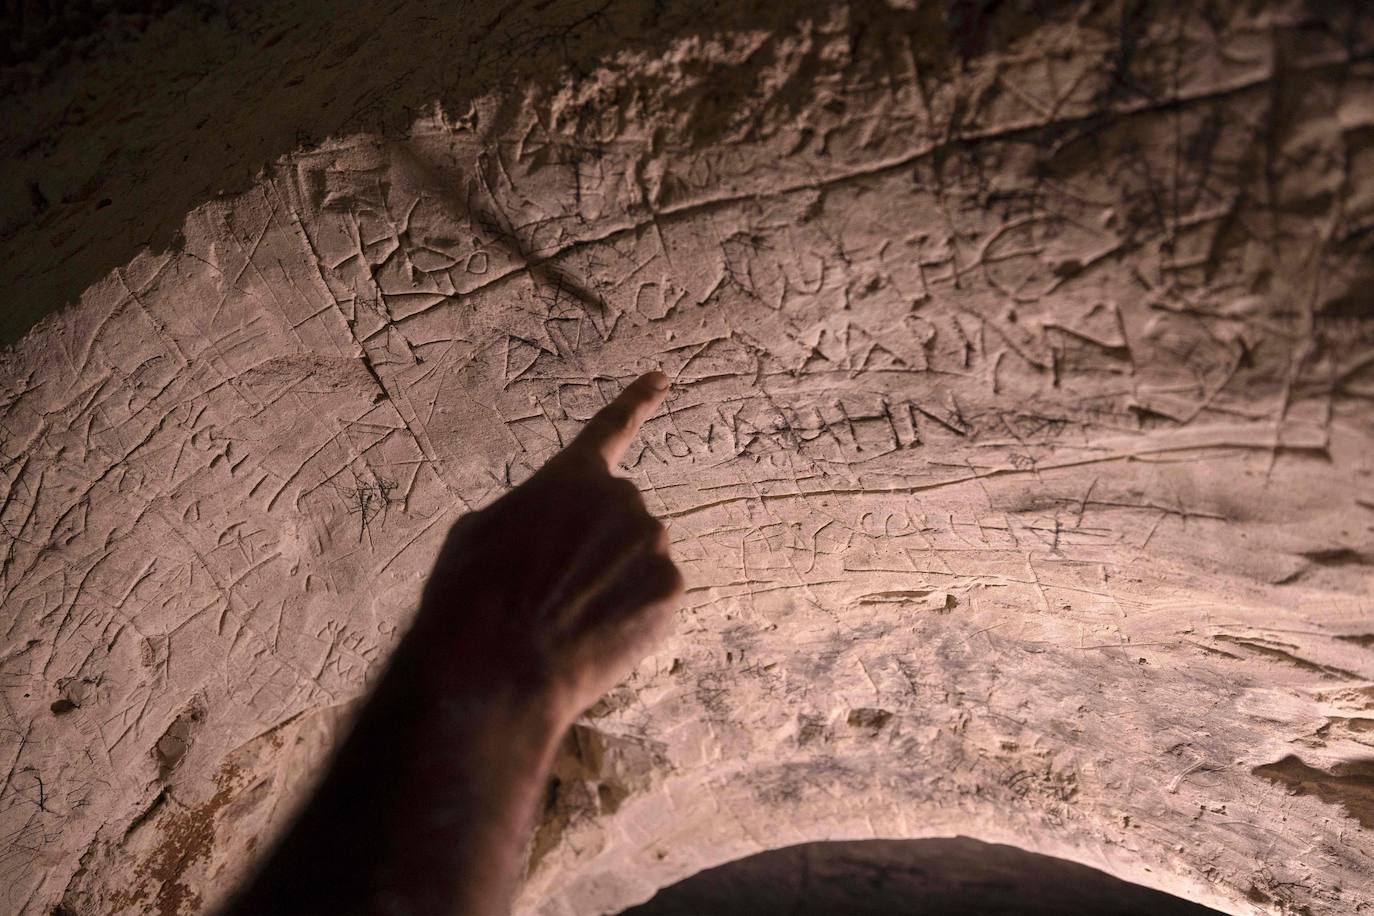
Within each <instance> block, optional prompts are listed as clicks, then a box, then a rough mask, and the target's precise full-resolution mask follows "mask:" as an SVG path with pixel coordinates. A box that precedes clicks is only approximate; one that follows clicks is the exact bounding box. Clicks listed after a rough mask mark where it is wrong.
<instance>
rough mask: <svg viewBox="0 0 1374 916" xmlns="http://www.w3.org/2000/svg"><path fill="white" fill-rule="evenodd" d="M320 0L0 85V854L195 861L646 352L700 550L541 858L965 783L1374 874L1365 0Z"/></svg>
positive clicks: (1116, 831)
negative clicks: (51, 77) (669, 624)
mask: <svg viewBox="0 0 1374 916" xmlns="http://www.w3.org/2000/svg"><path fill="white" fill-rule="evenodd" d="M282 6H285V5H274V8H273V9H258V8H256V7H253V6H251V5H250V6H247V7H244V8H242V9H239V8H237V7H236V8H235V11H234V14H233V15H234V17H235V18H233V19H232V20H223V19H221V18H215V17H213V16H212V17H211V18H209V19H208V20H206V21H204V22H202V21H200V20H198V19H195V18H194V17H191V16H190V14H189V13H187V12H185V11H184V10H183V11H175V10H174V11H173V12H171V13H168V14H167V15H166V16H165V17H162V18H158V19H155V20H154V21H153V22H152V23H151V24H150V25H149V26H148V28H147V30H146V31H145V32H144V33H142V35H141V36H140V37H137V38H133V39H129V40H128V41H127V42H125V43H123V44H120V45H118V46H117V48H116V49H115V50H116V51H117V52H118V53H115V52H113V51H112V52H111V53H110V54H109V55H108V56H104V57H99V56H98V57H93V58H92V59H91V60H90V61H85V62H82V61H76V62H73V63H72V64H71V65H70V66H69V67H68V68H67V70H66V71H64V72H65V74H66V75H65V76H63V78H62V79H60V80H58V81H57V82H55V83H52V84H46V85H44V86H41V87H38V88H33V87H30V88H29V89H27V90H25V91H24V92H22V93H16V94H15V95H14V96H13V97H12V98H11V99H10V100H9V101H7V102H5V103H4V104H5V106H6V107H5V112H6V113H7V116H6V117H4V118H3V119H0V120H3V121H4V123H7V124H11V125H18V126H14V127H10V128H8V130H9V131H11V134H9V135H7V136H6V138H5V140H4V149H5V152H6V156H7V158H8V159H12V160H13V161H14V163H15V167H14V169H13V170H12V171H11V174H10V176H8V177H6V178H5V182H6V184H5V186H4V188H5V192H4V200H5V210H4V214H3V219H4V237H3V240H2V241H0V247H2V248H3V251H2V252H0V253H3V255H4V263H5V266H4V268H3V270H4V276H5V282H4V283H3V284H2V285H0V286H2V287H3V289H4V290H5V292H4V293H3V295H4V296H5V302H4V304H3V307H4V309H6V311H7V313H8V315H9V316H10V317H9V318H7V321H9V322H10V324H8V325H7V327H8V328H9V329H10V330H11V331H13V332H14V333H17V332H18V330H19V329H21V328H22V327H23V326H26V325H27V324H28V323H31V322H32V320H33V319H34V318H36V317H37V316H38V315H39V314H40V313H52V314H49V315H48V317H46V318H45V319H43V320H42V321H41V322H40V323H39V324H37V326H35V327H33V328H32V330H30V331H28V333H27V334H26V335H25V336H24V337H23V339H22V340H20V341H19V342H18V343H17V344H16V345H15V346H14V348H13V349H12V350H10V351H9V352H7V353H5V354H4V357H3V361H2V364H0V596H3V620H4V628H3V642H0V693H2V694H3V699H4V705H3V726H2V727H0V735H3V737H0V771H2V772H4V774H5V776H4V781H3V785H2V786H0V836H2V837H4V842H3V843H0V865H2V870H0V873H3V875H4V876H5V881H4V882H3V886H0V899H3V906H0V908H3V910H4V911H6V912H19V913H26V914H39V913H43V914H47V913H55V912H64V913H71V914H96V913H140V912H154V913H161V914H171V913H190V912H195V911H198V910H200V909H202V908H204V907H206V906H208V905H209V904H210V903H212V902H213V901H214V900H215V899H217V898H218V897H219V895H221V894H222V893H224V892H225V890H226V889H227V888H228V887H230V886H231V885H232V883H233V882H234V881H235V880H236V879H237V878H238V877H239V876H240V875H242V874H243V872H244V869H245V868H246V867H247V865H248V863H249V862H250V861H251V857H252V855H253V853H254V850H255V849H260V848H262V847H263V846H264V845H265V844H266V843H267V842H268V841H269V838H270V834H271V832H272V831H273V830H275V829H277V828H279V827H280V825H281V824H282V823H283V821H284V820H285V818H286V817H287V815H288V813H289V808H290V804H291V803H292V801H293V800H294V799H295V798H297V797H298V796H299V793H300V792H301V791H302V789H303V788H305V786H306V785H307V783H308V779H309V774H310V772H312V768H313V767H314V766H315V765H316V764H317V763H318V761H319V760H320V757H321V754H322V753H323V752H324V750H325V749H326V748H327V747H328V745H329V742H330V741H331V740H333V739H334V738H335V737H336V736H337V733H338V730H339V726H340V723H341V722H342V721H344V713H345V711H346V709H347V706H348V704H349V703H350V701H352V700H353V699H354V698H356V697H358V696H359V695H360V694H361V692H362V691H363V690H364V689H365V687H366V684H367V680H368V676H369V673H370V672H375V670H376V668H377V665H378V664H379V662H380V661H381V660H382V659H383V658H384V657H385V656H386V653H387V651H388V648H389V646H390V645H391V644H392V642H393V641H394V639H395V635H396V633H397V631H398V629H399V628H401V627H403V626H404V624H405V622H406V620H407V617H408V614H409V613H410V612H411V610H412V607H413V604H414V601H415V599H416V597H417V594H418V590H419V587H420V584H421V582H422V580H423V576H424V575H425V573H426V571H427V568H428V564H429V562H430V560H431V558H432V556H433V554H434V552H435V550H436V549H437V546H438V543H439V541H440V539H441V537H442V535H443V533H444V532H445V530H446V528H447V526H448V525H449V524H450V523H451V522H452V521H453V520H454V519H456V518H457V517H458V516H459V515H460V514H461V513H462V512H463V511H465V510H466V509H469V508H471V507H475V506H480V505H483V504H485V503H486V502H488V501H490V500H491V499H493V498H495V497H496V496H497V495H499V494H500V493H501V492H503V491H504V490H505V489H506V488H508V487H509V486H511V485H512V484H514V483H518V482H519V481H520V480H521V479H523V478H524V477H525V476H527V475H528V474H530V473H531V472H532V471H533V469H535V468H537V467H538V466H539V465H540V463H541V462H542V461H543V460H544V459H546V458H547V457H548V456H549V455H551V454H552V453H553V452H554V451H555V450H556V449H557V448H559V446H560V444H561V443H562V442H564V441H566V439H567V437H568V436H569V435H570V434H571V433H573V432H574V431H575V430H576V429H577V428H578V427H579V424H580V423H581V422H582V421H584V420H585V419H586V418H587V417H588V416H589V415H590V414H591V413H592V412H593V411H595V410H596V409H597V408H598V407H600V406H601V405H602V404H604V403H605V402H606V400H607V399H608V398H609V397H611V396H613V395H614V394H615V393H616V392H617V391H618V390H619V387H620V386H621V385H622V384H623V383H624V382H625V381H626V380H628V379H629V378H631V377H633V376H634V375H636V374H637V373H639V372H641V371H644V370H647V369H649V368H652V367H662V368H663V369H664V370H665V371H666V372H667V373H668V374H669V375H670V376H671V377H672V378H673V380H674V382H675V387H674V391H673V394H672V396H671V397H670V399H669V401H668V403H667V407H666V410H665V411H663V412H662V413H661V414H660V415H659V416H657V417H656V418H654V419H653V420H651V421H650V422H649V423H648V425H647V426H646V427H645V431H644V435H643V437H642V439H641V441H640V443H639V445H638V446H637V447H636V448H635V449H634V450H633V451H632V453H631V455H630V457H629V459H628V460H627V463H626V473H627V474H629V475H630V476H631V477H633V479H634V480H635V481H636V482H637V483H639V484H640V485H641V486H642V488H643V490H644V492H645V495H646V499H647V501H648V504H649V506H650V508H651V509H652V510H653V511H655V512H656V513H658V514H659V515H660V516H661V517H663V518H664V519H665V521H666V522H667V523H668V525H669V530H670V533H671V536H672V540H673V545H674V546H673V549H674V552H675V555H676V556H677V558H678V559H679V563H680V565H681V566H682V568H683V570H684V573H685V575H686V577H687V580H688V586H689V588H688V592H687V598H686V603H685V606H684V607H683V608H682V610H681V612H680V613H679V618H678V626H677V631H676V634H675V635H674V636H673V637H672V638H671V639H670V640H669V641H668V642H667V643H666V644H665V645H664V646H663V647H662V650H661V651H660V652H658V653H656V654H655V655H653V656H651V657H649V658H647V659H645V661H644V662H643V663H642V664H641V665H640V666H639V668H638V670H637V671H636V672H635V674H634V675H633V677H632V678H630V680H628V681H627V682H626V683H625V684H624V685H622V686H621V687H620V688H618V689H617V690H615V691H614V692H612V693H611V694H610V695H609V696H607V697H606V698H605V699H604V700H603V701H602V702H600V703H599V704H598V705H597V706H596V707H594V708H593V709H592V710H590V711H589V712H588V714H587V715H586V717H585V718H584V719H583V721H582V722H581V723H580V724H579V725H578V726H577V728H576V729H574V731H573V733H572V734H571V735H570V737H569V739H568V742H567V745H566V747H565V749H564V752H563V754H562V755H561V756H560V759H559V762H558V765H557V768H556V771H555V781H554V782H553V783H552V784H551V787H550V792H549V798H548V805H547V810H546V811H545V812H544V813H543V818H542V824H541V826H540V828H539V830H538V832H537V834H536V835H535V837H534V839H533V842H532V845H531V855H530V866H529V874H528V877H527V880H526V882H525V885H524V889H523V891H522V896H521V898H520V901H519V908H520V910H521V911H522V912H525V913H540V914H546V916H571V914H579V916H581V914H592V913H602V912H613V911H616V910H618V909H620V908H623V907H625V906H628V905H630V904H633V903H636V902H638V901H642V900H645V899H647V898H648V897H649V896H650V895H651V894H652V893H653V892H654V890H655V889H656V888H658V887H660V886H663V885H665V884H668V883H671V882H673V881H676V880H678V879H680V878H682V877H684V876H686V875H688V874H691V873H693V872H696V871H698V870H700V869H703V868H706V867H709V866H712V865H716V864H718V863H721V862H723V861H727V860H730V859H734V858H739V857H742V856H745V855H748V854H751V853H754V852H757V851H759V850H762V849H767V848H774V847H779V846H784V845H789V844H795V843H801V842H808V841H814V840H820V839H869V838H920V837H930V836H950V835H955V834H962V835H967V836H973V837H977V838H979V839H983V840H987V841H992V842H1005V843H1011V844H1014V845H1017V846H1020V847H1023V848H1025V849H1028V850H1032V851H1036V852H1041V853H1049V854H1054V855H1059V856H1064V857H1067V858H1070V859H1074V860H1076V861H1079V862H1082V863H1085V864H1090V865H1094V866H1096V867H1098V868H1102V869H1104V870H1106V871H1108V872H1110V873H1112V874H1114V875H1117V876H1119V877H1123V878H1126V879H1128V880H1132V881H1136V882H1139V883H1142V884H1146V885H1150V886H1152V887H1156V888H1160V889H1163V890H1168V891H1170V892H1173V893H1176V894H1178V895H1180V896H1183V897H1187V898H1189V899H1191V900H1195V901H1198V902H1202V903H1206V904H1208V905H1211V906H1215V907H1217V908H1219V909H1222V910H1224V911H1227V912H1231V913H1310V914H1348V913H1360V912H1368V911H1370V910H1371V909H1374V882H1372V881H1371V869H1372V868H1374V860H1372V859H1371V856H1374V843H1372V842H1371V840H1370V834H1369V829H1370V826H1371V822H1372V821H1374V808H1372V807H1371V795H1370V784H1371V783H1370V780H1371V772H1372V771H1371V762H1370V761H1371V759H1374V605H1372V603H1371V601H1372V599H1371V593H1372V592H1374V589H1372V588H1371V585H1372V584H1374V311H1371V305H1370V303H1371V298H1370V296H1371V292H1370V291H1371V288H1374V267H1371V265H1374V250H1371V249H1374V231H1372V230H1374V57H1372V56H1371V55H1372V54H1374V22H1372V21H1371V18H1370V15H1369V11H1368V10H1362V9H1361V6H1360V4H1358V3H1353V2H1352V3H1347V4H1327V5H1325V8H1323V9H1322V10H1321V11H1320V13H1319V12H1316V11H1314V10H1313V9H1309V8H1308V7H1307V6H1305V5H1303V4H1301V3H1272V4H1264V3H1256V4H1245V5H1240V4H1236V5H1231V4H1219V5H1216V6H1215V7H1213V6H1205V5H1200V4H1191V3H1151V4H1134V3H1130V4H1127V3H1106V4H1095V3H1040V4H1035V3H1007V4H971V3H950V4H948V5H943V6H942V5H936V4H928V3H924V2H921V3H910V4H906V3H899V2H892V3H890V4H888V5H880V4H854V5H851V6H846V5H843V4H835V5H830V4H826V3H798V4H762V3H761V4H758V5H757V6H755V5H750V4H746V3H737V2H731V3H722V4H709V3H708V4H692V5H690V6H691V7H692V8H691V9H690V10H687V9H684V8H681V7H673V8H669V9H660V8H658V7H657V6H654V5H651V4H640V3H628V2H616V0H611V2H609V3H588V2H586V0H568V2H561V3H554V4H547V5H540V7H539V8H538V9H535V8H534V7H533V5H531V6H529V7H509V6H507V5H505V4H497V3H492V4H486V5H484V6H479V7H478V8H476V9H472V8H467V7H465V8H464V9H463V10H461V11H455V10H454V9H453V8H451V6H450V5H449V4H440V3H434V4H430V3H424V2H402V3H399V4H391V5H388V6H387V7H386V9H385V10H381V9H380V8H377V9H374V8H373V7H372V6H370V5H367V4H352V5H348V8H347V9H344V8H342V7H336V6H335V5H333V4H328V3H318V4H311V3H303V4H298V5H292V6H291V8H290V9H281V8H279V7H282ZM683 6H687V5H683ZM780 7H785V9H780ZM908 7H910V8H908ZM1233 7H1235V8H1233ZM74 86H79V87H81V89H82V91H81V92H80V93H76V94H73V92H72V87H74ZM73 112H76V113H75V114H74V113H73ZM221 190H224V191H225V193H223V194H220V193H218V192H219V191H221ZM144 243H148V244H149V245H150V246H151V247H146V248H142V249H140V247H139V246H141V245H143V244H144ZM78 281H79V284H80V285H79V286H76V287H75V288H73V284H75V283H77V282H78ZM83 290H84V291H83ZM78 294H79V301H76V302H75V303H74V304H72V305H71V306H70V307H69V308H66V309H65V310H61V311H57V309H58V307H59V306H61V305H63V304H64V303H65V302H66V300H67V299H68V298H75V297H77V295H78Z"/></svg>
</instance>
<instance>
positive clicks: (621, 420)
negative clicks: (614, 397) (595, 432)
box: [592, 401, 634, 431]
mask: <svg viewBox="0 0 1374 916" xmlns="http://www.w3.org/2000/svg"><path fill="white" fill-rule="evenodd" d="M633 416H634V413H633V411H631V409H630V407H629V405H628V404H623V403H621V402H620V401H612V402H611V403H609V404H607V405H606V406H605V407H603V408H601V411H600V412H599V413H598V414H597V415H596V416H595V417H593V418H592V422H593V423H598V424H599V425H601V426H603V427H605V428H606V429H607V430H608V431H615V430H620V429H624V428H625V427H626V426H629V425H630V420H631V419H632V418H633Z"/></svg>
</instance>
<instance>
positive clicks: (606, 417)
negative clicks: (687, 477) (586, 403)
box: [568, 370, 668, 469]
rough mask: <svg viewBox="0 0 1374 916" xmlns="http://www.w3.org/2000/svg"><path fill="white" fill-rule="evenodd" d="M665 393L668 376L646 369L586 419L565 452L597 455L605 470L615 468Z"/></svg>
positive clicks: (666, 394) (661, 401) (664, 396)
mask: <svg viewBox="0 0 1374 916" xmlns="http://www.w3.org/2000/svg"><path fill="white" fill-rule="evenodd" d="M667 396H668V376H666V375H664V374H663V373H662V372H659V371H657V370H655V371H653V372H646V373H645V374H644V375H641V376H640V377H639V378H637V379H635V380H634V381H633V382H631V383H630V384H628V385H626V386H625V390H624V391H622V392H620V395H619V397H617V398H616V399H615V400H614V401H612V402H611V403H609V404H607V405H606V406H605V407H603V408H601V410H599V411H597V414H596V416H594V417H592V418H591V419H590V420H588V421H587V425H586V426H584V427H583V428H582V432H580V433H578V434H577V438H576V439H574V440H573V441H572V444H570V445H569V446H568V451H570V452H576V451H582V452H586V453H590V454H595V455H599V456H600V457H601V459H602V460H603V461H605V462H606V467H607V468H608V469H610V468H614V467H615V466H616V465H618V464H619V463H620V459H621V458H623V457H625V451H626V450H627V449H628V448H629V447H630V443H631V442H633V441H634V438H635V435H636V434H637V433H638V432H639V428H640V427H641V426H643V425H644V421H645V420H647V419H649V417H651V416H653V413H654V411H655V410H657V409H658V405H660V404H662V403H663V399H664V398H666V397H667Z"/></svg>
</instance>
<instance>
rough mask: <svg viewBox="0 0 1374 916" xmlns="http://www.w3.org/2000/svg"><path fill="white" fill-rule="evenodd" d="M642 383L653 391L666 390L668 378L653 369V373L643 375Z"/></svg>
mask: <svg viewBox="0 0 1374 916" xmlns="http://www.w3.org/2000/svg"><path fill="white" fill-rule="evenodd" d="M644 381H645V382H646V383H647V384H648V385H649V387H650V388H652V389H654V390H655V391H666V390H668V385H669V381H668V376H667V375H665V374H664V373H662V372H659V371H658V370H657V369H655V370H654V371H653V372H649V373H646V374H645V375H644Z"/></svg>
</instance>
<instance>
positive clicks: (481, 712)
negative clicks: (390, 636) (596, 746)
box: [227, 612, 567, 916]
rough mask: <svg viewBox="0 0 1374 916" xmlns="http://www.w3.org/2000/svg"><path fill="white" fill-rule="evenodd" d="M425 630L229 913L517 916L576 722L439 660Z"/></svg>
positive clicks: (540, 700) (544, 699) (519, 689)
mask: <svg viewBox="0 0 1374 916" xmlns="http://www.w3.org/2000/svg"><path fill="white" fill-rule="evenodd" d="M425 613H426V612H422V616H423V615H424V614H425ZM431 613H432V612H431ZM426 629H427V628H426V627H424V626H420V627H418V628H417V629H416V630H415V631H412V633H411V634H410V635H409V636H407V637H406V639H405V640H404V641H403V642H402V644H401V645H400V646H399V647H398V649H397V651H396V653H395V655H394V656H393V658H392V661H391V663H390V665H389V667H388V669H387V671H386V673H385V674H384V675H383V677H382V679H381V681H380V682H379V683H378V685H377V689H376V690H375V692H374V693H373V695H372V697H371V698H370V699H369V700H368V701H367V705H366V706H365V708H364V710H363V712H362V713H361V715H360V716H359V718H358V720H357V722H356V724H355V725H354V727H353V729H352V731H351V732H350V734H349V737H348V738H347V740H346V741H345V743H344V745H343V746H342V747H341V748H340V750H339V752H338V753H337V755H336V757H335V758H334V760H333V762H332V764H331V765H330V769H329V771H328V774H327V776H326V777H325V779H324V781H323V782H322V783H321V785H320V787H319V789H318V790H317V792H316V794H315V796H314V797H313V798H312V799H311V801H310V803H309V805H308V806H307V807H306V809H305V810H304V811H303V812H302V814H301V816H300V818H299V820H298V821H297V822H296V824H295V825H294V826H293V827H292V828H291V830H290V832H289V833H288V834H287V836H286V837H285V838H284V839H283V840H282V842H281V844H280V845H279V846H278V847H277V849H276V850H275V851H274V852H273V853H272V854H271V855H270V857H269V859H268V861H267V863H266V865H265V866H264V868H263V870H262V871H261V872H260V873H259V874H258V875H257V877H256V879H255V880H254V881H253V882H252V884H251V885H250V886H249V887H248V889H247V890H246V893H245V894H244V895H243V896H242V897H241V898H240V899H239V900H237V901H236V902H234V903H233V904H231V906H230V908H229V910H228V911H227V912H228V913H229V914H232V916H240V914H254V913H264V914H265V913H331V914H333V913H386V914H431V913H433V914H438V913H449V914H464V916H466V914H481V916H486V914H499V913H505V912H506V911H507V908H508V906H509V900H510V895H511V892H512V890H513V887H514V883H515V881H516V878H517V876H518V874H519V869H520V861H521V855H522V852H523V849H524V844H525V841H526V838H527V834H528V829H529V826H530V821H531V818H532V816H533V813H534V810H535V808H536V806H537V803H538V800H539V797H540V795H541V793H542V790H543V785H544V780H545V777H546V774H547V771H548V767H549V764H550V762H551V759H552V756H553V753H554V750H555V748H556V745H557V742H558V740H559V738H560V737H561V735H562V732H563V731H564V727H565V725H566V718H567V716H566V711H564V710H562V709H560V708H559V707H558V704H557V703H555V702H554V700H553V698H552V697H551V696H550V695H549V694H548V693H547V692H546V691H543V690H539V689H530V687H529V686H528V685H519V686H513V685H511V684H510V683H509V681H508V680H502V679H498V678H495V677H493V676H492V675H491V674H484V673H482V672H481V671H480V670H472V668H473V666H471V665H462V664H457V663H455V662H454V660H452V659H444V658H439V657H436V654H437V653H435V652H434V650H433V648H432V647H430V646H428V645H426V641H425V636H426V633H425V631H426Z"/></svg>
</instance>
